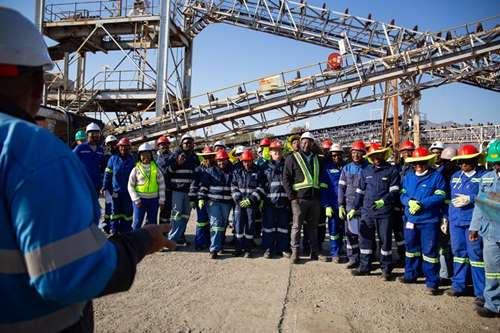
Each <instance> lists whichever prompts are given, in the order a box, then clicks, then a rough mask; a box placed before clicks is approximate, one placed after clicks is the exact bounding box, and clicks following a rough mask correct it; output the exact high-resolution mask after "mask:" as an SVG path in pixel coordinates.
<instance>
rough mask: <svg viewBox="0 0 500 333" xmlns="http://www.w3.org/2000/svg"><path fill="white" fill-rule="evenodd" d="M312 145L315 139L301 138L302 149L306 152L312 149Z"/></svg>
mask: <svg viewBox="0 0 500 333" xmlns="http://www.w3.org/2000/svg"><path fill="white" fill-rule="evenodd" d="M312 145H313V141H312V140H311V139H302V140H300V149H302V151H303V152H305V153H308V152H310V151H311V148H312Z"/></svg>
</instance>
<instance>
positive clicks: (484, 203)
mask: <svg viewBox="0 0 500 333" xmlns="http://www.w3.org/2000/svg"><path fill="white" fill-rule="evenodd" d="M486 161H487V162H488V163H492V164H493V166H494V169H493V171H490V172H487V173H486V174H484V175H483V177H481V183H480V184H479V193H478V195H477V197H476V203H475V207H474V212H473V213H472V221H471V224H470V227H469V240H470V241H477V240H478V239H479V236H481V237H482V238H483V256H484V270H485V276H486V279H485V287H484V293H483V295H484V301H485V302H484V306H477V307H476V312H477V314H478V315H480V316H481V317H487V318H493V317H499V316H500V224H499V223H498V222H499V221H500V200H499V197H498V195H499V193H500V140H498V139H497V140H495V141H493V142H492V143H490V145H489V147H488V155H487V156H486Z"/></svg>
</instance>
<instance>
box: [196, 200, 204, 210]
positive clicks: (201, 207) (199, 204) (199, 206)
mask: <svg viewBox="0 0 500 333" xmlns="http://www.w3.org/2000/svg"><path fill="white" fill-rule="evenodd" d="M203 207H205V200H203V199H200V200H198V208H199V209H203Z"/></svg>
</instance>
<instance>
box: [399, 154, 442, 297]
mask: <svg viewBox="0 0 500 333" xmlns="http://www.w3.org/2000/svg"><path fill="white" fill-rule="evenodd" d="M435 158H436V155H434V154H431V153H430V152H429V151H428V150H427V149H426V148H424V147H419V148H416V149H415V150H414V151H413V154H412V157H407V158H406V160H405V162H406V163H411V164H412V165H413V171H411V172H408V173H407V174H406V175H405V177H404V179H403V183H402V188H401V203H402V204H403V206H404V208H405V210H404V213H405V227H404V238H405V243H406V262H405V274H404V276H403V277H401V278H400V281H401V282H403V283H416V282H417V278H418V275H419V270H420V266H422V271H423V274H424V275H425V284H426V286H427V293H428V294H430V295H437V294H438V287H439V232H440V230H439V224H440V221H441V207H442V204H443V202H444V200H445V198H446V192H445V189H446V184H445V180H444V177H443V176H442V175H441V173H439V172H437V171H436V170H434V169H433V168H432V167H431V166H432V165H433V164H434V161H435Z"/></svg>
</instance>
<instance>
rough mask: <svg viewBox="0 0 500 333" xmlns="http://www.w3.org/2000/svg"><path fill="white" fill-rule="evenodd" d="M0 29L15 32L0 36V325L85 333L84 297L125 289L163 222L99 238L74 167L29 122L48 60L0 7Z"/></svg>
mask: <svg viewBox="0 0 500 333" xmlns="http://www.w3.org/2000/svg"><path fill="white" fill-rule="evenodd" d="M12 29H13V30H12ZM0 31H2V32H9V31H10V32H11V31H15V34H13V33H4V34H2V37H1V38H0V40H1V43H2V51H1V52H0V86H1V87H2V89H0V142H1V143H2V144H1V147H0V174H1V175H2V177H0V280H1V281H2V282H1V283H0V295H1V296H0V308H1V309H2V311H0V332H23V333H31V332H34V333H38V332H62V331H64V332H83V331H84V332H91V331H93V327H94V322H93V313H92V301H91V300H92V299H93V298H96V297H100V296H103V295H107V294H111V293H116V292H122V291H125V290H127V289H129V288H130V286H131V285H132V282H133V281H134V277H135V272H136V266H137V264H138V263H139V262H140V261H141V260H142V258H143V257H144V256H145V255H146V254H148V253H153V252H155V251H157V250H159V249H160V248H161V247H163V246H165V245H167V244H169V243H168V240H167V239H166V238H165V237H164V236H163V233H164V232H167V231H168V226H167V227H166V228H165V227H159V226H150V227H148V228H146V229H143V230H139V231H137V232H133V233H127V234H120V235H115V236H113V237H111V238H109V239H106V237H105V235H104V233H103V232H102V231H101V230H99V229H98V227H97V224H98V222H99V217H100V214H101V212H100V207H99V204H98V201H97V195H96V191H95V185H94V184H93V182H92V181H91V179H90V178H89V176H88V175H87V174H86V171H85V168H84V166H83V165H82V163H81V162H80V161H79V160H78V158H77V157H76V156H75V154H73V153H72V152H71V150H70V149H69V148H68V147H67V146H66V145H65V144H64V143H63V142H62V141H61V140H59V138H57V137H55V136H54V135H53V134H52V133H50V132H49V131H47V130H45V129H42V128H39V127H38V126H36V124H35V121H34V120H33V117H34V116H35V114H36V113H37V111H38V109H39V106H40V102H41V98H42V92H43V84H44V79H43V77H44V76H43V74H44V70H49V69H50V68H51V67H52V62H51V60H50V57H49V54H48V52H47V46H46V45H45V42H44V39H43V36H42V35H41V34H40V32H39V31H38V29H37V28H36V27H35V26H34V24H33V23H31V22H30V21H29V20H28V19H27V18H25V17H24V16H22V15H21V14H20V13H18V12H17V11H14V10H12V9H8V8H5V7H0ZM47 172H49V173H50V175H49V176H48V173H47Z"/></svg>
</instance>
